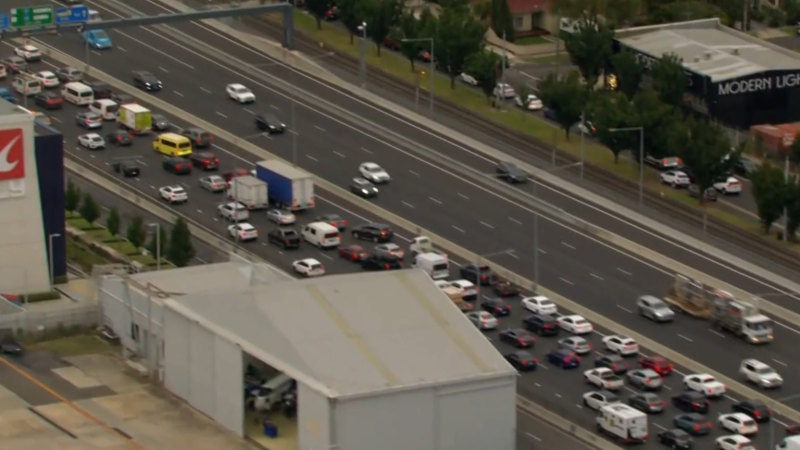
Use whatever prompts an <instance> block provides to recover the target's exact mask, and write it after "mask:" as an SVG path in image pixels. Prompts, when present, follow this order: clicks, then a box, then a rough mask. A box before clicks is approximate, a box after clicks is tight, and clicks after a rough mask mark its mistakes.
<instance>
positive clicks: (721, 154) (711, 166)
mask: <svg viewBox="0 0 800 450" xmlns="http://www.w3.org/2000/svg"><path fill="white" fill-rule="evenodd" d="M686 131H687V134H686V141H685V144H684V145H683V146H681V147H679V148H680V151H678V156H680V157H681V158H682V159H683V163H684V164H685V165H686V166H687V167H690V168H691V170H692V174H693V175H694V183H695V184H696V185H697V187H698V188H699V190H700V192H705V190H706V189H708V188H710V187H711V186H713V185H714V181H715V180H717V179H719V178H720V177H724V176H725V175H727V174H728V173H730V171H731V169H732V168H733V164H734V163H735V161H736V156H735V155H734V156H731V154H730V153H731V143H730V140H728V137H727V136H726V135H725V133H724V131H723V130H721V129H720V128H719V126H717V125H715V124H713V123H710V122H706V121H705V120H694V119H690V120H689V122H688V125H687V127H686ZM700 201H701V202H702V201H703V196H702V195H701V196H700Z"/></svg>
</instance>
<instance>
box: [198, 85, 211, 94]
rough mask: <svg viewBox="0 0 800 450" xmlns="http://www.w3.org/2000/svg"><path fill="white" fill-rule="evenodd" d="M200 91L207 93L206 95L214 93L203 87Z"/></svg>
mask: <svg viewBox="0 0 800 450" xmlns="http://www.w3.org/2000/svg"><path fill="white" fill-rule="evenodd" d="M200 90H201V91H203V92H205V93H206V94H211V93H212V92H211V90H209V89H206V88H204V87H203V86H200Z"/></svg>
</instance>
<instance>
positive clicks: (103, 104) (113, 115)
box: [89, 98, 119, 120]
mask: <svg viewBox="0 0 800 450" xmlns="http://www.w3.org/2000/svg"><path fill="white" fill-rule="evenodd" d="M89 111H91V112H93V113H96V114H100V117H102V118H103V119H104V120H117V116H118V115H119V105H118V104H117V102H115V101H114V100H109V99H107V98H101V99H100V100H95V101H93V102H92V104H91V105H89Z"/></svg>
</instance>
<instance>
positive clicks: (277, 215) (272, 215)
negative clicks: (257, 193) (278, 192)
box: [267, 208, 297, 225]
mask: <svg viewBox="0 0 800 450" xmlns="http://www.w3.org/2000/svg"><path fill="white" fill-rule="evenodd" d="M267 220H269V221H270V222H274V223H276V224H278V225H291V224H293V223H295V222H296V221H297V217H296V216H295V215H294V213H292V212H291V211H286V210H284V209H278V208H273V209H270V210H268V211H267Z"/></svg>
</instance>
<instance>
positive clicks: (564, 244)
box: [561, 241, 575, 250]
mask: <svg viewBox="0 0 800 450" xmlns="http://www.w3.org/2000/svg"><path fill="white" fill-rule="evenodd" d="M561 245H563V246H564V247H567V248H568V249H570V250H575V246H574V245H570V244H568V243H566V242H564V241H561Z"/></svg>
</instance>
